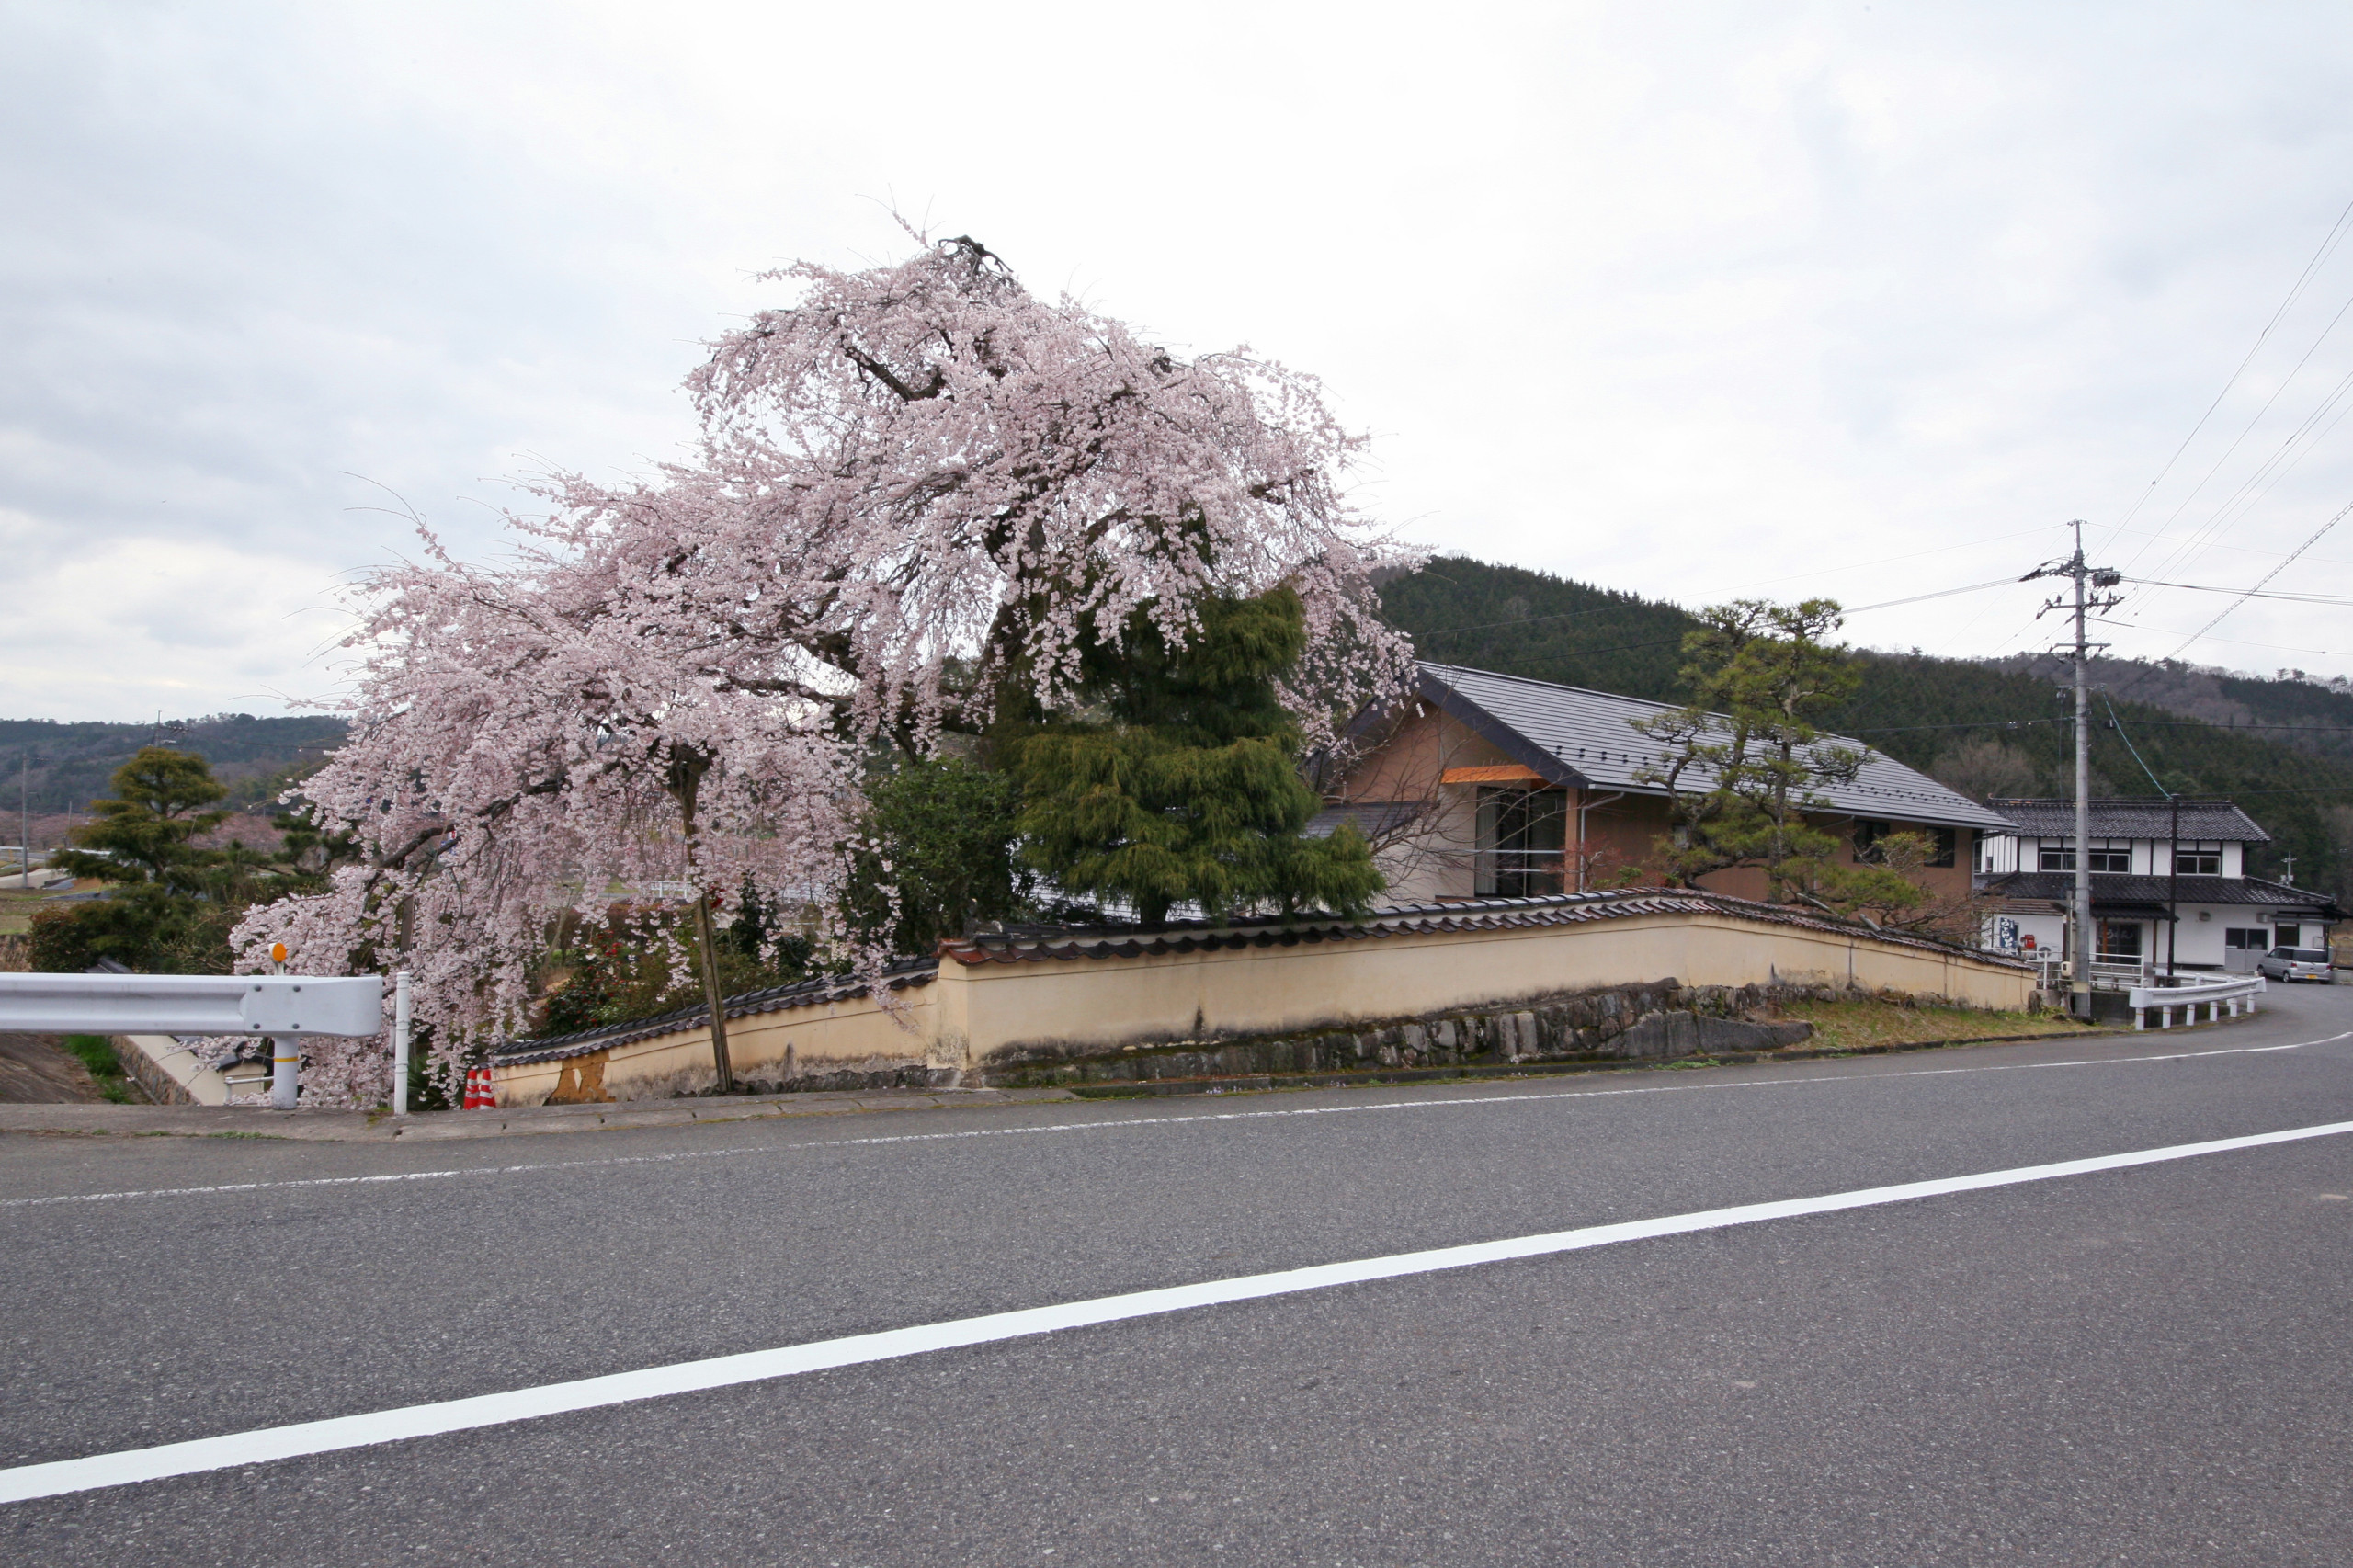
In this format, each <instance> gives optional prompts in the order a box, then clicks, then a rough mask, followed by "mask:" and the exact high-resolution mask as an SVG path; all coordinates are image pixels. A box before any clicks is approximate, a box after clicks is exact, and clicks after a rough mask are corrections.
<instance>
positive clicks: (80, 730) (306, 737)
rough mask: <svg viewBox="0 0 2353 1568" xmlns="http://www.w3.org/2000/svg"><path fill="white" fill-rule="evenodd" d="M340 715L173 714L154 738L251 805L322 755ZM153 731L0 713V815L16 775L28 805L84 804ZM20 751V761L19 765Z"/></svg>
mask: <svg viewBox="0 0 2353 1568" xmlns="http://www.w3.org/2000/svg"><path fill="white" fill-rule="evenodd" d="M343 733H344V724H343V721H342V720H340V719H336V718H333V717H329V716H324V715H322V716H319V717H315V718H313V717H304V718H297V719H256V718H255V717H254V716H253V715H252V714H250V713H214V714H210V715H208V716H206V717H204V718H201V719H187V720H181V721H177V722H176V723H174V724H172V725H168V726H165V728H164V729H163V731H162V732H160V738H161V739H164V740H166V741H168V742H170V743H171V744H175V745H177V746H180V747H182V748H184V749H186V750H188V751H192V752H195V753H197V754H199V756H202V757H204V759H205V760H206V761H208V762H210V764H211V765H212V776H213V777H214V778H218V779H220V780H222V782H223V783H226V784H228V785H230V786H231V788H232V794H231V797H230V799H231V802H232V803H233V804H239V805H248V804H250V805H258V804H262V803H263V801H264V799H265V797H266V796H267V795H270V794H274V793H275V791H274V790H268V789H267V788H266V786H267V785H268V784H269V782H270V781H271V780H272V779H274V778H278V777H279V776H281V775H283V774H286V773H287V772H289V771H290V770H295V769H305V768H309V767H314V766H316V765H317V764H318V763H320V762H322V761H324V759H325V756H326V754H327V752H328V751H330V750H331V749H333V748H334V747H335V746H338V745H341V744H343ZM158 738H159V731H158V727H157V726H156V725H153V724H98V723H63V722H58V721H55V720H51V719H0V818H6V819H8V820H9V821H10V822H11V823H12V824H13V819H14V815H15V812H16V811H17V791H18V785H19V781H20V780H21V781H22V782H23V783H24V784H25V785H26V786H28V791H29V795H30V800H29V802H28V804H29V806H30V809H31V810H32V811H33V812H35V813H40V812H81V811H85V810H87V809H88V807H89V803H90V802H91V801H94V800H97V798H99V797H100V796H102V795H104V794H105V793H106V792H107V780H108V778H111V777H112V776H113V774H114V770H115V769H116V768H118V767H121V766H122V765H123V764H124V763H125V762H128V761H129V760H130V759H131V756H132V754H133V753H135V752H137V751H138V750H139V748H140V747H141V746H143V745H146V744H149V743H150V742H151V741H153V740H156V739H158ZM28 758H29V759H30V762H31V767H29V768H25V767H24V766H23V765H24V764H25V762H26V760H27V759H28ZM0 839H5V840H6V841H7V842H8V843H11V844H13V843H15V842H16V834H15V831H14V828H13V825H12V826H10V827H9V828H8V830H7V831H6V832H0Z"/></svg>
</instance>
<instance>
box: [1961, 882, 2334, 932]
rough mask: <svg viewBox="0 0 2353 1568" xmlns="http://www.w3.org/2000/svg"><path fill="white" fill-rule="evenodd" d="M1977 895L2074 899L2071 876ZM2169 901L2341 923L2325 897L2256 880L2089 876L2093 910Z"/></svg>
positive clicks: (1995, 886) (1982, 888) (1981, 885)
mask: <svg viewBox="0 0 2353 1568" xmlns="http://www.w3.org/2000/svg"><path fill="white" fill-rule="evenodd" d="M1977 888H1978V891H1979V892H1984V893H1986V894H1988V895H1990V896H1992V897H1995V898H2016V899H2043V900H2048V901H2050V902H2052V903H2065V902H2066V901H2067V900H2068V899H2070V898H2072V897H2074V896H2075V874H2074V873H2073V872H2071V871H2007V872H2002V873H1998V874H1995V875H1992V876H1981V877H1979V878H1978V879H1977ZM2175 889H2177V891H2176V892H2172V893H2171V896H2172V897H2173V898H2174V901H2175V902H2177V903H2190V904H2197V903H2214V904H2244V905H2250V906H2255V907H2260V908H2267V909H2309V910H2313V911H2314V912H2315V914H2314V915H2313V918H2315V919H2324V920H2336V919H2337V918H2339V915H2338V912H2337V908H2336V902H2335V901H2334V900H2332V899H2331V898H2330V897H2329V896H2328V895H2327V894H2326V893H2324V892H2313V890H2312V889H2310V888H2291V887H2289V886H2287V885H2286V884H2284V883H2281V882H2268V881H2263V880H2262V879H2261V878H2259V877H2183V878H2182V879H2180V881H2179V882H2178V883H2176V882H2175V881H2173V879H2171V878H2167V877H2126V876H2117V875H2114V874H2112V873H2109V872H2094V873H2093V875H2092V909H2093V912H2094V913H2095V914H2097V913H2098V912H2099V911H2101V910H2104V909H2112V908H2113V909H2120V908H2121V907H2122V906H2124V905H2126V904H2131V905H2135V906H2146V905H2150V904H2155V905H2158V906H2160V907H2162V906H2163V905H2164V904H2165V902H2166V899H2167V897H2168V890H2175Z"/></svg>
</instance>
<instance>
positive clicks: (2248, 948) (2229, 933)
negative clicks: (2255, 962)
mask: <svg viewBox="0 0 2353 1568" xmlns="http://www.w3.org/2000/svg"><path fill="white" fill-rule="evenodd" d="M2222 946H2224V947H2226V948H2237V949H2242V950H2243V951H2245V952H2250V953H2265V952H2269V951H2270V950H2271V933H2270V932H2268V931H2267V930H2265V929H2264V928H2263V927H2262V926H2245V927H2239V926H2233V927H2230V928H2228V929H2225V930H2224V931H2223V933H2222Z"/></svg>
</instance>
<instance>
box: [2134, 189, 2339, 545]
mask: <svg viewBox="0 0 2353 1568" xmlns="http://www.w3.org/2000/svg"><path fill="white" fill-rule="evenodd" d="M2347 222H2353V202H2347V204H2346V207H2345V210H2344V211H2342V212H2340V213H2338V214H2337V215H2336V222H2334V223H2331V224H2330V225H2329V226H2328V233H2326V234H2324V235H2323V236H2322V237H2321V242H2320V248H2319V249H2318V250H2315V251H2314V252H2313V258H2312V259H2311V260H2310V261H2308V262H2306V263H2304V269H2303V271H2302V272H2300V273H2298V274H2297V275H2296V281H2295V283H2294V284H2293V285H2291V286H2290V289H2289V290H2288V297H2287V298H2286V299H2284V300H2281V301H2279V309H2278V310H2276V311H2273V312H2271V319H2270V320H2269V321H2268V322H2265V323H2264V324H2263V330H2262V331H2261V332H2258V333H2256V335H2255V342H2254V344H2253V345H2252V346H2251V347H2248V349H2247V351H2246V358H2244V359H2241V360H2240V361H2239V363H2238V369H2234V370H2233V371H2232V372H2231V376H2230V380H2228V381H2224V382H2223V383H2222V391H2221V392H2216V393H2215V394H2214V401H2213V402H2212V403H2208V404H2207V405H2206V412H2205V413H2203V414H2201V415H2199V416H2198V423H2197V424H2195V425H2192V426H2190V427H2189V434H2188V435H2187V436H2184V437H2182V438H2181V445H2180V446H2178V447H2176V448H2175V449H2174V451H2173V456H2171V457H2169V458H2167V459H2166V460H2165V467H2163V468H2161V469H2159V470H2158V471H2157V477H2156V478H2154V479H2153V480H2151V481H2149V483H2148V486H2147V488H2145V489H2143V491H2142V492H2141V494H2138V495H2136V496H2135V497H2133V500H2132V505H2131V507H2130V508H2128V509H2127V510H2126V512H2125V514H2124V516H2123V517H2120V518H2118V519H2117V521H2116V525H2115V526H2116V528H2117V529H2118V530H2121V529H2122V528H2123V527H2124V525H2125V524H2126V523H2129V522H2131V520H2132V518H2133V516H2134V515H2135V514H2136V513H2138V512H2139V511H2140V510H2141V507H2142V506H2143V503H2145V502H2146V501H2147V500H2148V498H2149V497H2150V495H2151V494H2154V492H2155V490H2156V488H2157V486H2158V485H2160V484H2162V483H2165V475H2166V474H2169V473H2171V472H2173V465H2174V464H2176V463H2177V462H2179V461H2180V460H2181V454H2182V453H2184V452H2186V451H2188V449H2189V443H2190V442H2192V441H2195V440H2196V439H2198V433H2199V432H2200V430H2203V429H2204V428H2206V422H2207V421H2208V420H2209V419H2211V418H2213V417H2214V411H2215V410H2216V409H2218V408H2220V407H2222V400H2223V399H2224V398H2226V397H2228V396H2230V395H2231V389H2232V388H2233V387H2234V386H2236V385H2238V383H2239V378H2240V377H2241V376H2243V375H2245V374H2246V368H2247V367H2248V366H2249V365H2251V364H2253V363H2255V357H2256V355H2257V354H2259V353H2261V352H2262V350H2263V346H2264V344H2265V343H2266V342H2267V341H2268V340H2269V338H2270V336H2271V333H2272V329H2273V328H2275V327H2277V326H2278V325H2279V323H2280V322H2281V321H2282V320H2283V319H2285V317H2286V316H2287V314H2288V311H2289V308H2290V306H2292V305H2293V304H2295V302H2296V301H2297V300H2298V299H2299V298H2301V297H2302V294H2303V291H2304V286H2305V285H2306V284H2308V283H2310V282H2311V281H2312V278H2313V274H2314V273H2315V272H2317V271H2319V270H2320V267H2321V264H2322V263H2323V262H2324V261H2325V260H2326V259H2327V258H2328V253H2329V252H2330V251H2332V250H2334V249H2336V245H2337V242H2338V241H2339V240H2340V239H2342V238H2343V236H2344V233H2345V230H2346V225H2347ZM2200 483H2203V482H2202V481H2201V482H2200ZM2190 494H2193V495H2194V494H2197V492H2195V491H2192V492H2191V493H2190ZM2183 504H2184V505H2185V506H2186V505H2188V503H2187V502H2184V503H2183ZM2114 540H2115V534H2114V533H2111V534H2110V535H2109V541H2110V542H2111V543H2112V542H2114ZM2143 548H2144V549H2145V548H2146V547H2145V546H2143ZM2135 559H2137V557H2136V558H2135Z"/></svg>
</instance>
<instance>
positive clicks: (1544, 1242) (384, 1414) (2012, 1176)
mask: <svg viewBox="0 0 2353 1568" xmlns="http://www.w3.org/2000/svg"><path fill="white" fill-rule="evenodd" d="M2347 1132H2353V1121H2336V1122H2330V1123H2328V1124H2326V1125H2325V1126H2320V1127H2297V1128H2290V1129H2288V1130H2287V1131H2279V1132H2257V1133H2255V1134H2252V1135H2250V1136H2247V1137H2243V1138H2218V1139H2215V1140H2214V1141H2212V1142H2205V1143H2177V1144H2173V1145H2171V1146H2170V1147H2167V1148H2163V1149H2142V1150H2138V1151H2135V1152H2134V1153H2126V1154H2101V1155H2098V1156H2097V1157H2095V1158H2092V1159H2088V1160H2063V1161H2061V1162H2059V1163H2058V1164H2055V1165H2022V1166H2018V1167H2017V1168H2014V1169H2011V1170H2002V1171H1984V1172H1980V1173H1979V1174H1977V1175H1975V1176H1942V1177H1938V1179H1936V1180H1933V1181H1911V1182H1904V1183H1901V1184H1899V1185H1897V1186H1893V1187H1863V1188H1860V1189H1859V1190H1857V1191H1854V1192H1834V1193H1827V1194H1824V1195H1823V1196H1820V1197H1816V1198H1789V1199H1779V1200H1777V1201H1775V1202H1771V1203H1744V1204H1741V1205H1739V1206H1737V1207H1735V1208H1731V1209H1707V1210H1700V1211H1699V1212H1697V1213H1692V1214H1670V1215H1666V1216H1665V1217H1663V1218H1660V1219H1655V1220H1631V1221H1621V1222H1620V1223H1617V1224H1612V1225H1588V1226H1586V1227H1585V1228H1584V1229H1582V1230H1575V1231H1555V1232H1552V1233H1550V1234H1548V1235H1539V1236H1518V1237H1512V1238H1509V1239H1507V1240H1504V1241H1494V1242H1475V1243H1472V1244H1470V1245H1468V1246H1451V1247H1438V1248H1434V1249H1432V1250H1430V1251H1427V1252H1407V1253H1394V1254H1392V1255H1391V1256H1387V1257H1369V1258H1361V1259H1358V1260H1356V1261H1354V1262H1349V1263H1326V1264H1319V1265H1316V1266H1314V1267H1308V1268H1290V1269H1284V1270H1282V1271H1280V1272H1278V1273H1273V1274H1251V1275H1245V1276H1243V1277H1241V1278H1233V1279H1211V1280H1207V1281H1204V1282H1202V1283H1200V1284H1198V1285H1177V1286H1172V1287H1169V1288H1166V1289H1163V1290H1137V1291H1133V1292H1131V1293H1130V1294H1127V1295H1120V1296H1099V1297H1097V1298H1096V1299H1095V1300H1093V1301H1069V1302H1064V1303H1063V1304H1062V1305H1060V1306H1051V1307H1030V1308H1027V1309H1025V1310H1023V1311H1019V1312H992V1313H989V1314H988V1315H986V1316H984V1317H972V1318H961V1319H957V1320H954V1321H952V1322H949V1323H935V1324H920V1325H918V1326H916V1327H914V1328H895V1329H890V1330H887V1331H885V1332H883V1333H881V1334H858V1335H849V1336H847V1337H846V1338H842V1339H822V1340H818V1341H816V1342H814V1343H813V1344H809V1345H790V1346H782V1347H780V1348H778V1349H774V1350H754V1351H747V1352H745V1353H744V1354H741V1355H735V1356H714V1357H711V1358H708V1359H705V1360H699V1361H681V1362H678V1363H676V1364H675V1365H672V1366H667V1367H648V1368H645V1369H642V1370H639V1371H634V1372H616V1373H612V1374H610V1375H608V1376H605V1377H600V1378H581V1379H577V1380H575V1381H571V1382H561V1383H545V1384H542V1385H540V1387H538V1388H527V1389H514V1390H511V1391H509V1392H505V1393H491V1394H478V1395H476V1396H474V1397H473V1398H471V1399H452V1400H444V1401H441V1402H439V1403H433V1404H412V1405H407V1406H404V1407H403V1408H400V1409H397V1410H380V1411H375V1412H373V1413H371V1414H369V1415H345V1416H338V1417H336V1418H335V1419H333V1420H328V1421H304V1422H301V1423H298V1424H296V1425H293V1426H267V1427H263V1428H261V1429H259V1430H257V1431H252V1432H235V1433H231V1434H229V1435H227V1436H225V1437H201V1438H199V1439H197V1440H195V1441H193V1442H187V1443H166V1444H164V1445H163V1446H161V1447H159V1448H153V1449H126V1450H124V1451H122V1452H119V1453H111V1454H93V1455H91V1456H89V1457H88V1458H86V1459H77V1460H54V1461H52V1462H51V1463H48V1464H28V1465H19V1466H17V1468H15V1469H13V1470H0V1503H20V1502H24V1501H27V1500H28V1499H31V1498H36V1497H56V1496H62V1495H63V1494H68V1493H74V1492H88V1491H92V1490H95V1489H97V1488H98V1487H102V1486H124V1485H130V1484H132V1483H138V1482H143V1481H160V1480H163V1479H165V1477H167V1476H174V1475H193V1474H197V1473H199V1472H201V1471H213V1470H227V1469H231V1468H233V1467H236V1466H241V1465H254V1464H266V1463H268V1462H269V1461H271V1460H285V1459H296V1458H299V1457H301V1456H303V1455H306V1454H324V1453H334V1452H336V1451H338V1450H340V1449H359V1448H370V1447H373V1446H375V1445H377V1444H380V1443H396V1442H402V1441H404V1440H406V1439H408V1438H411V1437H434V1436H438V1435H439V1434H441V1433H445V1432H466V1431H472V1430H474V1429H476V1428H478V1427H483V1426H506V1425H507V1424H508V1423H510V1422H516V1421H530V1420H536V1419H537V1418H539V1417H540V1416H543V1415H562V1414H563V1413H564V1412H567V1411H574V1410H596V1409H600V1408H602V1407H604V1406H607V1405H616V1404H630V1403H635V1402H637V1401H639V1400H646V1399H662V1398H666V1397H668V1396H669V1395H672V1394H680V1393H692V1392H697V1391H699V1390H703V1389H715V1388H730V1387H733V1386H735V1385H737V1384H741V1383H755V1382H766V1381H769V1380H771V1379H776V1378H789V1377H793V1376H795V1375H797V1374H799V1373H801V1372H816V1371H824V1370H826V1369H831V1368H835V1367H856V1366H861V1365H864V1364H866V1363H869V1362H874V1361H890V1360H895V1359H897V1358H900V1357H904V1356H920V1355H924V1354H926V1353H927V1352H930V1351H934V1350H951V1349H955V1348H958V1347H960V1346H968V1345H988V1344H994V1343H995V1342H997V1341H999V1340H1006V1339H1020V1338H1026V1337H1029V1336H1030V1335H1040V1334H1054V1333H1058V1332H1060V1331H1062V1330H1063V1329H1070V1328H1083V1327H1086V1326H1087V1325H1089V1324H1101V1323H1119V1322H1122V1321H1125V1320H1127V1319H1131V1318H1144V1317H1155V1316H1158V1315H1160V1314H1163V1313H1165V1312H1188V1311H1190V1310H1192V1309H1193V1308H1196V1307H1209V1306H1217V1305H1220V1304H1222V1303H1224V1302H1228V1301H1257V1300H1261V1299H1264V1298H1266V1297H1268V1296H1288V1295H1293V1294H1296V1293H1298V1292H1300V1291H1302V1290H1330V1289H1332V1288H1333V1287H1335V1286H1339V1285H1355V1284H1360V1283H1363V1282H1364V1281H1367V1280H1372V1279H1396V1278H1404V1277H1405V1276H1409V1275H1415V1274H1434V1273H1437V1272H1439V1271H1440V1270H1443V1269H1449V1268H1469V1267H1475V1266H1477V1265H1480V1264H1484V1263H1503V1262H1506V1261H1509V1260H1512V1259H1515V1258H1524V1257H1542V1256H1550V1255H1552V1254H1555V1253H1564V1252H1580V1251H1583V1250H1585V1249H1586V1248H1588V1247H1601V1246H1610V1245H1614V1244H1618V1243H1620V1242H1637V1241H1649V1240H1652V1239H1654V1238H1656V1237H1659V1236H1676V1235H1686V1234H1688V1233H1692V1232H1695V1231H1716V1230H1722V1229H1725V1228H1726V1227H1728V1226H1733V1225H1754V1224H1757V1223H1760V1222H1762V1221H1768V1220H1788V1219H1795V1218H1798V1217H1800V1216H1802V1215H1808V1214H1832V1213H1836V1212H1837V1211H1839V1210H1845V1209H1866V1208H1870V1207H1872V1206H1874V1205H1878V1204H1883V1203H1905V1202H1909V1201H1911V1200H1912V1199H1919V1198H1940V1197H1944V1196H1946V1195H1948V1194H1950V1193H1956V1192H1978V1191H1983V1190H1984V1189H1986V1188H1988V1187H2013V1186H2017V1185H2018V1184H2019V1183H2022V1182H2035V1181H2052V1180H2056V1179H2058V1178H2059V1177H2062V1176H2088V1175H2091V1174H2093V1173H2094V1172H2098V1171H2113V1170H2123V1169H2126V1168H2129V1167H2131V1166H2133V1165H2155V1164H2158V1163H2160V1162H2162V1161H2166V1160H2187V1159H2193V1158H2196V1157H2197V1156H2199V1155H2201V1154H2220V1153H2229V1152H2231V1151H2233V1150H2238V1149H2259V1148H2263V1147H2266V1146H2268V1145H2270V1144H2275V1143H2293V1142H2301V1141H2302V1140H2304V1139H2308V1138H2329V1137H2335V1136H2337V1135H2339V1134H2342V1133H2347Z"/></svg>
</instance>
